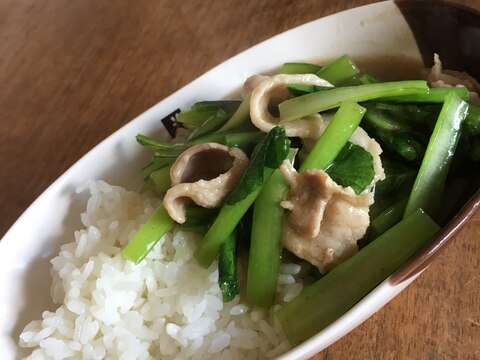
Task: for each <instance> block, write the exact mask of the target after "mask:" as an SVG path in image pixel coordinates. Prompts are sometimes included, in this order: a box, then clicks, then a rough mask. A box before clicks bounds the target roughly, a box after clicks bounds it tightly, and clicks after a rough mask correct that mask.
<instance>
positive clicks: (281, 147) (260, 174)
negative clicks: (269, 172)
mask: <svg viewBox="0 0 480 360" xmlns="http://www.w3.org/2000/svg"><path fill="white" fill-rule="evenodd" d="M289 145H290V142H289V140H288V138H287V136H286V135H285V128H284V127H283V126H276V127H274V128H273V129H272V130H270V131H269V132H268V134H267V135H265V137H264V138H263V140H260V141H259V142H258V143H257V145H256V146H255V149H254V150H253V153H252V157H251V159H250V164H249V165H248V168H247V170H246V171H245V174H244V176H243V178H242V180H241V181H240V183H239V184H238V185H237V187H236V188H235V189H234V190H233V191H232V192H231V193H230V194H229V196H228V197H227V199H226V204H228V205H233V204H235V203H237V202H239V201H241V200H243V199H244V198H245V197H246V196H247V195H248V194H250V193H252V192H253V191H254V190H255V189H257V188H259V187H260V186H262V184H263V181H264V171H265V167H268V168H271V169H276V168H278V167H279V166H280V164H281V163H282V161H283V160H284V159H285V158H286V157H287V155H288V151H289Z"/></svg>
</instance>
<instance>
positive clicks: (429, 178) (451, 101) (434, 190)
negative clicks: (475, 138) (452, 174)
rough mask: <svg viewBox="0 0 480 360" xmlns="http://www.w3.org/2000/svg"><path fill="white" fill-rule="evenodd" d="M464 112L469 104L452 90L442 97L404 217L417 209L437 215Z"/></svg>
mask: <svg viewBox="0 0 480 360" xmlns="http://www.w3.org/2000/svg"><path fill="white" fill-rule="evenodd" d="M467 112H468V104H467V103H466V102H464V101H463V100H462V99H461V98H460V97H458V96H457V95H456V93H455V92H451V93H450V94H449V95H447V96H446V97H445V103H444V105H443V107H442V111H441V112H440V115H439V117H438V120H437V124H436V125H435V129H434V130H433V134H432V136H431V137H430V141H429V143H428V147H427V151H426V153H425V156H424V158H423V161H422V165H421V166H420V170H419V172H418V175H417V177H416V179H415V183H414V184H413V189H412V192H411V194H410V197H409V199H408V204H407V207H406V209H405V216H408V215H409V214H411V213H412V212H413V211H415V210H416V209H418V208H422V209H424V210H425V212H426V213H427V214H429V215H430V216H432V217H434V216H435V215H436V213H437V211H438V209H439V207H440V203H441V200H442V194H443V190H444V186H445V180H446V178H447V174H448V169H449V168H450V164H451V162H452V158H453V155H454V153H455V149H456V147H457V143H458V140H459V138H460V130H461V126H462V122H463V121H464V120H465V117H466V116H467Z"/></svg>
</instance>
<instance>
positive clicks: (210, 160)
mask: <svg viewBox="0 0 480 360" xmlns="http://www.w3.org/2000/svg"><path fill="white" fill-rule="evenodd" d="M247 166H248V158H247V156H246V155H245V153H244V152H243V151H242V150H240V149H239V148H236V147H232V148H229V147H227V146H225V145H221V144H217V143H205V144H199V145H194V146H192V147H190V148H188V149H187V150H185V151H184V152H183V153H182V154H181V155H180V156H179V157H178V158H177V160H176V161H175V162H174V163H173V165H172V167H171V169H170V178H171V181H172V187H171V188H170V189H168V191H167V192H166V194H165V197H164V198H163V206H164V207H165V209H166V210H167V212H168V214H169V215H170V217H171V218H172V219H174V220H175V221H176V222H178V223H184V222H185V205H186V203H187V202H188V201H189V200H193V201H194V202H195V203H196V204H198V205H200V206H202V207H206V208H215V207H219V206H220V205H221V204H222V202H223V200H224V198H225V196H226V195H227V194H228V193H229V192H230V191H231V190H232V189H233V188H234V187H235V185H236V184H237V183H238V181H239V180H240V179H241V178H242V176H243V174H244V172H245V169H246V168H247Z"/></svg>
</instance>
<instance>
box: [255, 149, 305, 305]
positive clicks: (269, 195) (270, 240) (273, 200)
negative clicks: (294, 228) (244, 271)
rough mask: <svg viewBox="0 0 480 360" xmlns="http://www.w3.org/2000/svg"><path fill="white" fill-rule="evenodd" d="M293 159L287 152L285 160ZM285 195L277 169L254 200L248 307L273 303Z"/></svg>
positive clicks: (283, 181) (284, 182)
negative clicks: (282, 203)
mask: <svg viewBox="0 0 480 360" xmlns="http://www.w3.org/2000/svg"><path fill="white" fill-rule="evenodd" d="M294 156H295V152H294V151H290V154H289V160H291V161H293V157H294ZM287 193H288V184H287V183H286V181H285V179H284V178H283V176H282V174H281V173H280V170H278V169H277V170H275V172H274V173H273V175H272V176H271V177H270V179H268V181H267V182H266V183H265V185H264V187H263V188H262V191H261V192H260V194H259V195H258V197H257V200H256V201H255V205H254V208H253V221H252V233H251V239H250V252H249V256H248V275H247V294H246V297H247V302H248V303H249V304H251V305H256V306H261V307H265V308H269V307H270V306H272V305H273V303H274V301H275V295H276V291H277V277H278V270H279V267H280V255H281V252H282V219H283V215H284V212H285V211H284V209H283V208H282V207H281V206H280V202H281V201H283V200H284V199H285V197H286V196H287Z"/></svg>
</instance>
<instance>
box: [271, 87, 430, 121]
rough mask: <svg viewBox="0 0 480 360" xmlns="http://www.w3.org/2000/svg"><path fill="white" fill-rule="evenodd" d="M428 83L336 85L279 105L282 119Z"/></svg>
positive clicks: (412, 90) (422, 90)
mask: <svg viewBox="0 0 480 360" xmlns="http://www.w3.org/2000/svg"><path fill="white" fill-rule="evenodd" d="M428 89H429V88H428V86H427V83H426V81H423V80H408V81H393V82H385V83H375V84H363V85H358V86H345V87H337V88H334V89H331V90H328V91H320V92H315V93H312V94H307V95H303V96H298V97H295V98H292V99H289V100H286V101H284V102H282V103H281V104H280V105H279V106H278V108H279V110H280V118H281V119H282V121H291V120H295V119H298V118H301V117H303V116H307V115H311V114H315V113H317V112H322V111H325V110H329V109H333V108H336V107H339V106H340V104H341V103H343V102H347V101H354V102H355V101H356V102H358V101H367V100H373V99H378V98H385V97H390V96H397V95H408V94H426V93H428Z"/></svg>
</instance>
